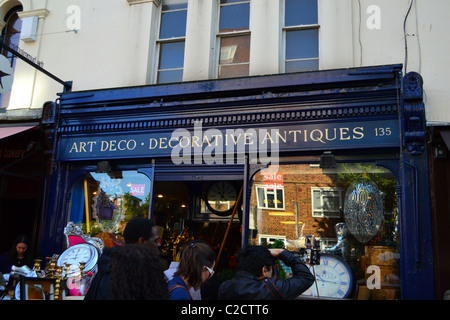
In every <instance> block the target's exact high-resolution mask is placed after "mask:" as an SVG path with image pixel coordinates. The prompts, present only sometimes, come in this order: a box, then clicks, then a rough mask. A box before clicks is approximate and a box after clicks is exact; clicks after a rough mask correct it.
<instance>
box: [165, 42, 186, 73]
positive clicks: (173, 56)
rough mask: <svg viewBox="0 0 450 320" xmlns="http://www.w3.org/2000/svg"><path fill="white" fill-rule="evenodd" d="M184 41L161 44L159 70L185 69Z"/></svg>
mask: <svg viewBox="0 0 450 320" xmlns="http://www.w3.org/2000/svg"><path fill="white" fill-rule="evenodd" d="M183 65H184V41H179V42H169V43H162V44H161V51H160V58H159V69H173V68H183Z"/></svg>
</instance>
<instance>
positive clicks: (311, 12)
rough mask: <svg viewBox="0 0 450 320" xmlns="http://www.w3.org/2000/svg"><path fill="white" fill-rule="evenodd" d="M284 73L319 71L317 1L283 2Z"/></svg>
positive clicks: (296, 0)
mask: <svg viewBox="0 0 450 320" xmlns="http://www.w3.org/2000/svg"><path fill="white" fill-rule="evenodd" d="M284 3H285V8H284V12H285V13H284V28H283V34H284V41H285V60H284V69H285V70H284V71H285V72H298V71H312V70H318V69H319V25H318V13H317V11H318V10H317V0H285V2H284Z"/></svg>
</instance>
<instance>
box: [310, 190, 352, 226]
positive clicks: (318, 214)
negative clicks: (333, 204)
mask: <svg viewBox="0 0 450 320" xmlns="http://www.w3.org/2000/svg"><path fill="white" fill-rule="evenodd" d="M315 191H320V192H323V191H328V192H330V191H331V192H338V193H339V208H336V209H335V210H333V211H332V212H324V210H323V194H321V197H320V201H321V203H320V206H319V207H321V208H322V209H314V208H315V201H314V192H315ZM344 196H345V189H343V188H328V187H324V188H320V187H311V212H312V216H313V217H314V218H340V217H341V208H343V207H344Z"/></svg>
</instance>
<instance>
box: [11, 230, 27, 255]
mask: <svg viewBox="0 0 450 320" xmlns="http://www.w3.org/2000/svg"><path fill="white" fill-rule="evenodd" d="M29 247H30V240H29V239H28V237H27V236H25V235H20V236H18V237H17V238H16V240H14V243H13V245H12V247H11V255H15V256H17V257H19V258H23V257H24V256H25V255H27V253H28V252H29V251H28V248H29Z"/></svg>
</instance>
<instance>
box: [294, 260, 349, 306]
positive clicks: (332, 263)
mask: <svg viewBox="0 0 450 320" xmlns="http://www.w3.org/2000/svg"><path fill="white" fill-rule="evenodd" d="M310 271H311V273H312V274H315V276H316V281H315V282H314V283H313V285H312V286H311V287H310V288H309V289H308V290H306V291H305V292H303V294H302V295H303V296H311V297H316V298H322V297H323V298H335V299H344V298H347V297H348V296H349V295H350V293H351V291H352V288H353V281H354V279H353V273H352V270H351V269H350V266H349V265H348V264H347V262H345V261H344V259H342V258H341V257H339V256H336V255H333V254H328V253H321V254H320V264H319V265H315V266H310ZM316 284H317V285H316ZM317 291H319V292H317Z"/></svg>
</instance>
